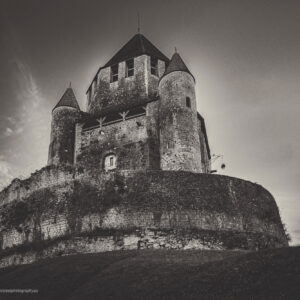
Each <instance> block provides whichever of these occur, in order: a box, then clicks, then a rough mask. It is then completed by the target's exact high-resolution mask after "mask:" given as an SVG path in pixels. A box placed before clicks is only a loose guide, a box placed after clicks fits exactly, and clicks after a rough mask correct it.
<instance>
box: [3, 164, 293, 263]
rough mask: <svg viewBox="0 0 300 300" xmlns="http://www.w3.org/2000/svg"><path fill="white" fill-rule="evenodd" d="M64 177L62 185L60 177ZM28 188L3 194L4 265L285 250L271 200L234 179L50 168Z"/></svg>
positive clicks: (254, 186) (29, 182)
mask: <svg viewBox="0 0 300 300" xmlns="http://www.w3.org/2000/svg"><path fill="white" fill-rule="evenodd" d="M63 172H64V173H65V175H66V176H65V181H64V180H60V179H59V178H60V175H62V174H63ZM26 182H27V183H26ZM26 185H27V186H29V187H30V192H28V193H27V194H26V193H23V192H21V193H19V196H17V197H16V196H15V195H16V190H17V189H18V188H16V186H13V185H11V186H10V187H9V188H8V189H6V190H4V191H2V192H1V194H0V196H1V197H2V199H3V198H5V197H8V198H9V199H10V202H9V201H3V202H2V206H1V207H0V220H1V239H0V240H1V247H2V249H3V250H2V252H0V256H2V257H3V260H2V264H4V265H5V264H6V263H8V262H7V261H11V259H12V257H17V258H15V261H17V262H18V261H19V262H21V261H22V259H21V258H20V257H24V261H28V260H30V259H29V258H28V255H29V254H28V253H33V254H32V255H33V256H34V257H43V256H47V255H50V256H51V255H57V254H58V253H69V252H93V251H94V252H97V251H105V249H106V250H107V249H108V250H112V249H142V248H143V247H144V248H149V247H154V248H176V249H189V248H192V249H199V248H205V247H208V248H212V249H216V248H217V249H261V248H270V247H279V246H286V245H287V244H288V243H287V239H286V236H285V232H284V229H283V226H282V223H281V220H280V216H279V212H278V208H277V206H276V203H275V201H274V199H273V197H272V195H271V194H270V193H269V192H268V191H266V190H265V189H264V188H263V187H261V186H259V185H257V184H253V183H251V182H248V181H243V180H241V179H237V178H231V177H227V176H219V175H210V174H195V173H190V172H172V171H139V172H137V171H119V172H107V173H103V172H99V170H97V169H94V170H90V172H88V173H87V172H85V171H84V170H79V169H73V170H71V169H68V170H67V171H63V170H60V169H59V168H58V167H54V166H53V167H51V168H50V167H48V168H45V169H43V170H41V171H40V172H39V173H37V174H35V175H33V176H32V177H31V178H30V179H28V180H27V181H20V183H19V185H18V186H19V188H20V189H22V188H23V187H24V186H26ZM4 203H6V204H4ZM87 241H88V245H85V243H86V242H87ZM51 247H52V248H51ZM47 249H48V250H47ZM51 249H52V250H51ZM43 253H46V254H43ZM47 253H48V254H47ZM49 253H50V254H49ZM5 257H6V258H5ZM9 257H10V258H9ZM26 257H27V258H26ZM0 264H1V263H0Z"/></svg>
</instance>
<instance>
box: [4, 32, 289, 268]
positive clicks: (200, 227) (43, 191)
mask: <svg viewBox="0 0 300 300" xmlns="http://www.w3.org/2000/svg"><path fill="white" fill-rule="evenodd" d="M86 108H87V110H86V111H85V112H83V111H81V110H80V108H79V105H78V103H77V100H76V97H75V95H74V92H73V90H72V88H71V87H70V88H68V89H67V91H66V92H65V94H64V95H63V97H62V98H61V99H60V101H59V102H58V104H57V105H56V106H55V108H54V109H53V111H52V124H51V138H50V146H49V156H48V165H47V166H46V167H44V168H43V169H41V170H39V171H37V172H35V173H34V174H32V175H31V176H30V177H29V178H28V179H26V180H18V179H15V180H13V181H12V183H11V184H10V185H9V186H8V187H7V188H5V189H4V190H3V191H1V192H0V228H1V233H0V246H1V249H2V250H1V252H0V266H2V267H4V266H8V265H13V264H21V263H30V262H33V261H35V260H37V259H40V258H44V257H52V256H56V255H62V254H71V253H86V252H101V251H111V250H123V249H146V248H154V249H160V248H165V249H183V250H185V249H263V248H270V247H281V246H286V245H288V241H287V236H286V234H285V230H284V228H283V225H282V223H281V219H280V216H279V212H278V208H277V206H276V203H275V200H274V199H273V197H272V196H271V194H270V193H269V192H268V191H266V190H265V189H264V188H263V187H261V186H259V185H257V184H253V183H251V182H248V181H244V180H241V179H237V178H232V177H227V176H218V175H212V174H210V172H211V170H210V149H209V144H208V138H207V132H206V128H205V122H204V119H203V117H202V116H201V115H200V113H199V112H198V111H197V105H196V96H195V78H194V77H193V75H192V74H191V73H190V71H189V70H188V68H187V67H186V65H185V64H184V62H183V60H182V59H181V57H180V56H179V54H178V53H175V54H174V55H173V57H172V59H171V60H169V59H168V58H167V57H166V56H165V55H164V54H162V53H161V52H160V51H159V50H158V49H157V48H156V47H155V46H154V45H152V44H151V42H149V41H148V40H147V39H146V38H145V37H144V36H142V35H140V34H138V35H136V36H134V37H133V38H132V39H131V40H130V41H129V42H128V43H127V44H126V45H125V46H124V47H123V48H122V49H121V50H120V51H119V52H117V54H116V55H115V56H113V58H112V59H111V60H110V61H109V62H108V63H107V64H106V65H105V66H103V67H102V68H100V69H99V71H98V72H97V74H96V75H95V77H94V78H93V80H92V83H91V85H90V87H89V89H88V91H87V105H86Z"/></svg>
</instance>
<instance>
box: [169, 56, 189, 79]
mask: <svg viewBox="0 0 300 300" xmlns="http://www.w3.org/2000/svg"><path fill="white" fill-rule="evenodd" d="M174 71H184V72H187V73H189V74H191V75H192V76H193V74H192V73H191V72H190V70H189V69H188V67H187V66H186V65H185V63H184V62H183V60H182V58H181V57H180V55H179V54H178V53H177V52H175V53H174V54H173V56H172V58H171V61H170V63H169V65H168V67H167V68H166V71H165V73H164V75H163V76H165V75H167V74H169V73H172V72H174ZM193 77H194V76H193Z"/></svg>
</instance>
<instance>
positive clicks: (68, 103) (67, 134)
mask: <svg viewBox="0 0 300 300" xmlns="http://www.w3.org/2000/svg"><path fill="white" fill-rule="evenodd" d="M79 116H80V108H79V105H78V103H77V100H76V98H75V95H74V92H73V90H72V88H71V87H70V88H68V89H67V90H66V92H65V93H64V95H63V96H62V98H61V99H60V101H59V102H58V103H57V105H56V106H55V107H54V109H53V111H52V122H51V138H50V146H49V155H48V165H59V164H73V162H74V143H75V124H76V122H77V121H78V119H79Z"/></svg>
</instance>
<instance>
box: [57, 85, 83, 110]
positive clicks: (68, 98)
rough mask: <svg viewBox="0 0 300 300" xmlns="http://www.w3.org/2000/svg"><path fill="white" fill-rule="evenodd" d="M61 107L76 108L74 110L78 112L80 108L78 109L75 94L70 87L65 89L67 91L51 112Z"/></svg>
mask: <svg viewBox="0 0 300 300" xmlns="http://www.w3.org/2000/svg"><path fill="white" fill-rule="evenodd" d="M61 106H68V107H73V108H76V109H78V110H80V107H79V105H78V102H77V100H76V97H75V94H74V92H73V89H72V88H71V87H69V88H67V90H66V91H65V93H64V94H63V96H62V97H61V98H60V100H59V101H58V103H57V104H56V105H55V107H54V108H53V110H54V109H55V108H57V107H61Z"/></svg>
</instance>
